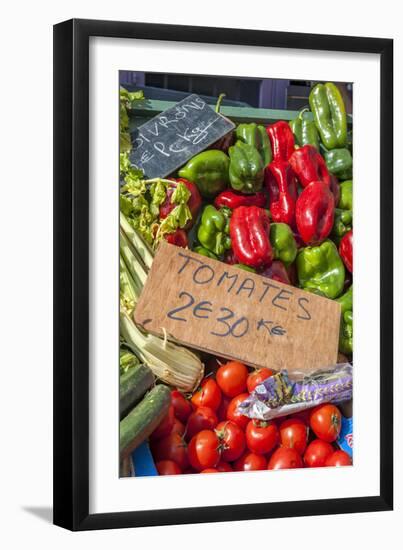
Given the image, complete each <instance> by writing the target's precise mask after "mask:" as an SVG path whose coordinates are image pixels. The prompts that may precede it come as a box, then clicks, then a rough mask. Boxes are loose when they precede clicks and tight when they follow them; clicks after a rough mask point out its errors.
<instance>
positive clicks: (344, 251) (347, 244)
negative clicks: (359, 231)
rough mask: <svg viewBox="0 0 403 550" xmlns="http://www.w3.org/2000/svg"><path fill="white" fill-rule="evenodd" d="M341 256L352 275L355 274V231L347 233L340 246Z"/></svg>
mask: <svg viewBox="0 0 403 550" xmlns="http://www.w3.org/2000/svg"><path fill="white" fill-rule="evenodd" d="M339 254H340V257H341V259H342V260H343V263H344V265H345V266H346V267H347V269H348V270H349V272H350V273H352V272H353V230H352V229H351V230H350V231H349V232H348V233H346V234H345V235H344V236H343V238H342V239H341V241H340V244H339Z"/></svg>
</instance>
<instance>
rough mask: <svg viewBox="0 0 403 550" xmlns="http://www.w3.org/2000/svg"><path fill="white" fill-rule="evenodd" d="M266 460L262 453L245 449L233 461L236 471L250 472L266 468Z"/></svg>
mask: <svg viewBox="0 0 403 550" xmlns="http://www.w3.org/2000/svg"><path fill="white" fill-rule="evenodd" d="M266 468H267V460H266V459H265V457H264V456H262V455H257V454H256V453H250V452H249V451H246V453H244V454H243V455H242V456H241V457H240V458H238V460H236V461H235V462H234V470H236V471H237V472H251V471H255V470H266Z"/></svg>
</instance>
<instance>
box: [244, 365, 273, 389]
mask: <svg viewBox="0 0 403 550" xmlns="http://www.w3.org/2000/svg"><path fill="white" fill-rule="evenodd" d="M272 375H273V371H272V370H270V369H268V368H266V367H263V368H262V369H256V370H254V371H253V372H251V373H250V374H249V376H248V379H247V381H246V385H247V387H248V392H249V393H251V392H253V390H254V389H255V388H256V386H258V385H259V384H261V383H262V382H263V381H264V380H266V379H267V378H270V376H272Z"/></svg>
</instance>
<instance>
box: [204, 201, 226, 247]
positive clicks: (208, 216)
mask: <svg viewBox="0 0 403 550" xmlns="http://www.w3.org/2000/svg"><path fill="white" fill-rule="evenodd" d="M197 238H198V239H199V242H200V244H201V245H202V247H204V248H207V250H210V252H213V253H214V254H216V255H217V256H221V255H222V254H224V252H225V251H226V250H229V249H230V248H231V239H230V237H229V220H228V218H227V217H226V216H225V215H224V214H223V213H222V212H220V210H217V209H216V208H214V206H212V205H211V204H208V205H207V206H206V207H205V208H204V210H203V213H202V217H201V220H200V225H199V229H198V231H197Z"/></svg>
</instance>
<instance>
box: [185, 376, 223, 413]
mask: <svg viewBox="0 0 403 550" xmlns="http://www.w3.org/2000/svg"><path fill="white" fill-rule="evenodd" d="M191 401H192V403H193V405H194V406H195V407H210V408H211V409H213V411H216V410H217V409H218V407H219V406H220V403H221V390H220V388H219V387H218V385H217V382H216V381H215V380H213V378H205V379H204V380H202V383H201V386H200V389H198V390H197V391H196V392H195V393H194V394H193V395H192V398H191Z"/></svg>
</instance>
